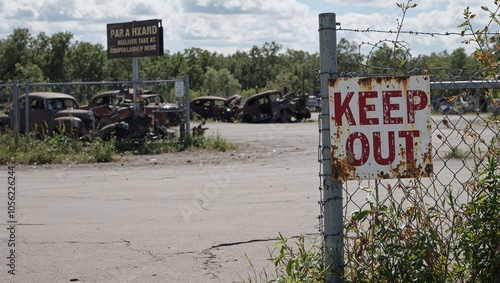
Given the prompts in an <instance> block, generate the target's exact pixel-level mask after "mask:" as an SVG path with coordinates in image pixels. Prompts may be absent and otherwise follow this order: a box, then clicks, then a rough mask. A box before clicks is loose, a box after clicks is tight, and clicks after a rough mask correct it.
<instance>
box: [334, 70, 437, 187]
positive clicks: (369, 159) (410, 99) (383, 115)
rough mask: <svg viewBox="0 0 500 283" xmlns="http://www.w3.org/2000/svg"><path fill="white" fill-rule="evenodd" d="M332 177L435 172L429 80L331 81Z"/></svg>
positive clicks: (387, 176) (414, 175)
mask: <svg viewBox="0 0 500 283" xmlns="http://www.w3.org/2000/svg"><path fill="white" fill-rule="evenodd" d="M329 104H330V115H331V116H330V121H331V123H330V125H331V126H330V133H331V144H332V156H331V160H332V161H331V162H332V170H333V172H332V179H333V180H334V181H335V180H337V181H341V180H342V181H343V180H357V179H390V178H421V177H429V176H431V175H432V174H433V167H432V143H431V132H432V126H431V122H430V86H429V78H428V77H427V76H400V77H373V78H334V79H330V80H329Z"/></svg>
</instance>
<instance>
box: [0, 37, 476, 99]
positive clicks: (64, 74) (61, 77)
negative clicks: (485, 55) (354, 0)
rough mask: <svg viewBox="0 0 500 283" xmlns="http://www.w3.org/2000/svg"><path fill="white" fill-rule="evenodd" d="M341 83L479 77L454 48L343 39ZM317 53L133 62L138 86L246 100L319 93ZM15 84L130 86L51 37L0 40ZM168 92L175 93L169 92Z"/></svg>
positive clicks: (118, 64)
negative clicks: (362, 78)
mask: <svg viewBox="0 0 500 283" xmlns="http://www.w3.org/2000/svg"><path fill="white" fill-rule="evenodd" d="M337 51H338V52H337V54H338V68H339V75H341V76H356V75H368V74H382V75H384V74H385V75H392V71H393V70H394V68H395V67H396V68H397V69H398V72H397V74H415V73H422V72H424V71H425V72H426V73H429V75H437V76H439V78H440V79H456V78H457V77H458V76H464V75H465V73H467V74H474V73H477V71H478V70H480V66H479V65H478V63H477V60H475V58H474V57H473V56H472V55H469V54H467V53H466V52H465V50H464V48H461V47H459V48H457V49H455V50H454V51H452V52H451V53H448V52H447V51H442V52H439V53H431V54H430V55H418V56H414V55H413V56H412V54H411V52H410V50H404V49H401V48H400V49H396V54H394V49H393V46H390V45H389V44H386V43H383V44H380V45H378V46H374V47H373V48H372V50H371V52H370V53H369V54H361V53H360V52H359V45H357V44H356V43H354V42H351V41H348V40H347V39H345V38H342V39H340V41H339V42H338V43H337ZM319 65H320V63H319V53H309V52H305V51H300V50H291V49H286V50H283V46H282V45H281V44H279V43H276V42H271V43H265V44H264V45H263V46H261V47H258V46H253V47H251V48H250V49H249V50H248V51H237V52H235V53H234V54H230V55H223V54H218V53H217V52H210V51H207V50H203V49H200V48H189V49H185V50H184V51H182V52H176V53H173V54H172V53H170V51H168V50H166V51H165V54H164V55H162V56H153V57H141V58H139V78H140V79H141V80H162V79H173V78H182V77H184V76H185V75H186V74H189V77H190V93H191V96H192V97H195V96H199V95H218V96H225V97H227V96H230V95H232V94H235V93H240V94H242V95H243V96H244V97H245V96H248V95H251V94H253V93H257V92H259V91H263V90H266V89H282V88H285V87H286V88H287V89H288V90H289V91H291V92H295V93H299V94H302V93H313V92H315V91H317V90H318V89H319V88H320V82H319V76H318V69H319ZM14 80H18V81H25V80H29V81H30V82H102V81H131V80H132V63H131V60H130V59H108V58H107V51H106V49H105V47H104V46H103V45H101V44H93V43H89V42H80V41H73V35H72V34H71V33H70V32H59V33H56V34H53V35H47V34H45V33H40V34H38V35H36V36H33V35H32V34H30V32H29V30H28V29H24V28H19V29H15V30H14V31H13V33H12V34H11V35H9V36H8V37H7V38H5V39H1V40H0V83H4V84H5V83H12V82H13V81H14ZM170 91H173V90H170Z"/></svg>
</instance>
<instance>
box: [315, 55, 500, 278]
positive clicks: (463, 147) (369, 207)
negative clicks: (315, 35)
mask: <svg viewBox="0 0 500 283" xmlns="http://www.w3.org/2000/svg"><path fill="white" fill-rule="evenodd" d="M358 67H360V68H361V70H362V71H350V70H347V71H346V70H345V69H344V71H343V72H342V71H341V73H342V74H343V75H344V76H349V77H350V76H353V77H354V76H366V75H367V74H366V73H365V72H364V71H363V70H365V71H367V70H368V69H370V70H371V71H374V70H375V71H377V72H376V74H375V76H378V75H387V73H388V72H386V71H381V70H386V69H387V70H389V69H390V68H372V66H368V65H366V64H361V65H359V66H358ZM380 71H381V72H380ZM402 73H404V74H405V75H408V74H410V75H411V74H424V73H425V74H429V75H430V78H431V97H432V102H431V109H432V110H431V111H432V145H433V168H434V169H433V170H434V175H433V177H431V178H421V179H394V180H366V181H346V182H343V184H342V186H343V194H344V204H343V205H344V209H343V211H344V256H345V274H344V275H345V276H346V279H347V281H350V280H352V281H354V282H364V280H366V281H365V282H378V281H379V280H382V281H384V279H383V278H385V279H387V277H383V278H382V277H381V276H382V275H381V274H382V273H383V272H384V270H386V271H387V272H386V273H390V274H391V276H393V278H395V279H396V280H402V279H403V281H404V278H406V279H407V280H410V278H411V279H412V280H413V279H414V278H420V280H424V279H422V278H424V277H419V276H423V275H422V274H423V273H424V271H425V272H429V270H432V269H434V268H438V266H439V268H442V269H443V268H444V269H443V271H442V272H440V276H441V277H440V278H439V279H438V280H437V281H438V282H456V281H461V280H458V279H457V278H462V279H463V278H466V277H463V276H465V275H463V276H462V277H459V276H458V275H456V272H457V271H456V270H457V269H458V267H457V266H458V265H459V264H460V261H461V260H462V257H463V254H460V253H459V252H457V250H456V244H457V241H458V240H457V239H456V235H455V234H454V229H455V226H457V219H458V218H457V217H458V216H457V214H460V213H461V210H460V209H459V208H460V207H462V205H464V204H468V203H469V202H470V201H471V200H473V199H475V198H476V197H477V196H478V191H480V188H478V184H479V183H480V182H481V180H482V179H483V178H484V177H483V175H481V174H482V172H484V171H485V170H486V169H487V164H488V157H491V156H494V157H495V158H497V149H498V148H499V146H500V145H499V132H498V128H499V127H498V126H499V119H498V114H499V112H500V111H499V109H498V103H497V101H496V100H495V99H492V96H491V95H489V94H488V92H491V91H493V92H495V91H497V88H498V86H497V85H496V84H495V83H494V82H491V81H488V80H486V79H484V78H482V77H481V74H482V72H481V71H477V70H466V69H444V68H436V69H429V68H411V69H410V70H405V71H403V72H402ZM368 76H374V75H372V74H369V75H368ZM319 117H320V119H321V117H322V116H321V113H320V115H319ZM319 128H320V130H319V135H320V145H319V148H318V155H319V157H320V158H319V162H320V163H321V160H322V159H321V156H322V155H321V154H322V153H321V148H322V147H321V133H322V130H321V123H320V124H319ZM322 174H323V172H321V166H320V179H321V176H322ZM321 189H322V187H321V186H320V191H321ZM321 206H322V202H321V201H320V216H319V219H320V222H319V230H320V232H322V231H324V229H323V222H322V221H321V220H322V218H323V209H322V208H321ZM418 245H422V246H427V248H422V247H420V248H419V247H418ZM402 259H405V260H406V261H405V262H403V261H402ZM412 260H413V261H412ZM409 264H410V265H414V266H413V267H411V268H410V267H409V266H408V265H409ZM418 264H421V266H418ZM405 265H406V267H405ZM400 267H403V268H402V269H405V268H406V270H407V274H405V273H404V272H401V273H398V268H400ZM418 272H421V273H422V274H420V273H418ZM454 272H455V273H454ZM417 273H418V274H417ZM451 274H455V275H453V276H455V277H453V276H452V275H451ZM363 276H365V277H363ZM377 276H378V277H377ZM405 276H407V277H405ZM411 276H413V277H411ZM370 280H371V281H370ZM424 281H425V280H424ZM421 282H423V281H421ZM428 282H431V281H428Z"/></svg>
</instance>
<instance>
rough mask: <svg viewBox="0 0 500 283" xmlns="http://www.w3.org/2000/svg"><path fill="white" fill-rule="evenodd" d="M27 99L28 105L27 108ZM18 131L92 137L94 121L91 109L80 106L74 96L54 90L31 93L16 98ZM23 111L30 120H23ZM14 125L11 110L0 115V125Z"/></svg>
mask: <svg viewBox="0 0 500 283" xmlns="http://www.w3.org/2000/svg"><path fill="white" fill-rule="evenodd" d="M26 100H28V101H27V102H28V108H26ZM18 105H19V121H20V124H19V130H20V131H21V132H23V133H24V132H25V131H26V124H28V127H29V130H30V131H32V132H36V133H37V134H43V133H47V134H51V133H54V132H62V131H66V132H68V133H71V134H72V135H74V136H75V137H78V138H92V136H93V135H94V131H95V127H96V121H95V116H94V113H93V112H92V111H90V110H84V109H80V108H79V107H78V103H77V102H76V100H75V98H73V97H72V96H71V95H69V94H65V93H57V92H33V93H29V94H28V96H26V95H21V96H20V97H19V104H18ZM26 111H28V117H29V121H28V123H26ZM4 126H8V127H11V128H14V119H13V110H12V109H11V110H9V111H8V112H7V113H4V114H3V115H1V116H0V127H2V128H3V127H4Z"/></svg>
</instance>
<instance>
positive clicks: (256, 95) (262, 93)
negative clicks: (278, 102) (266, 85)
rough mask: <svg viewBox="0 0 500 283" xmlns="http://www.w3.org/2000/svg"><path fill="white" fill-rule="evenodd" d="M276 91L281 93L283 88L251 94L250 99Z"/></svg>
mask: <svg viewBox="0 0 500 283" xmlns="http://www.w3.org/2000/svg"><path fill="white" fill-rule="evenodd" d="M275 93H281V90H276V89H272V90H267V91H263V92H259V93H257V94H254V95H252V96H250V97H249V98H248V99H254V98H256V97H260V96H264V95H269V94H275Z"/></svg>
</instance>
